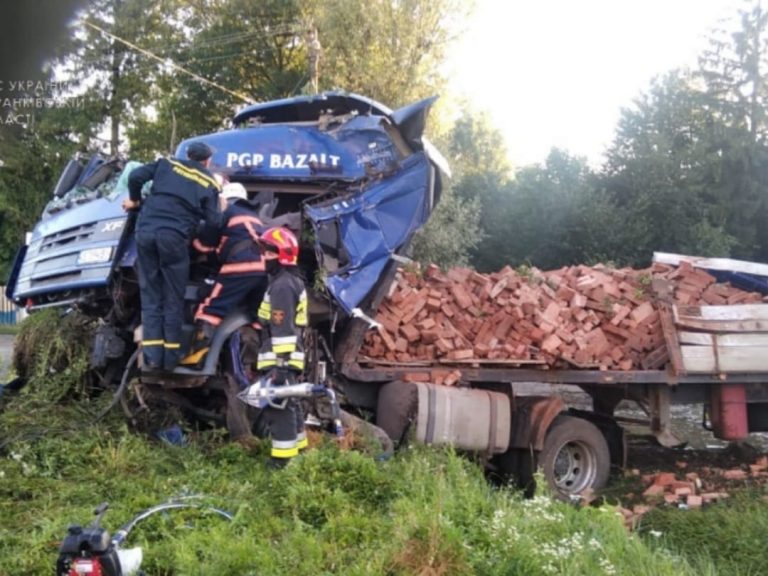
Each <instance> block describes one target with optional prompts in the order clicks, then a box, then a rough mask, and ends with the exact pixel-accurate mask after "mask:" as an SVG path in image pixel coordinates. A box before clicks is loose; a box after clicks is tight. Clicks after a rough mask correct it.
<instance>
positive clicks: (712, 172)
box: [602, 72, 734, 265]
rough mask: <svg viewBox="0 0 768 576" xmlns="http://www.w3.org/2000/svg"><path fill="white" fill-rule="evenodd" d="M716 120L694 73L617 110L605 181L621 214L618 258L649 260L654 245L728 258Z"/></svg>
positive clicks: (672, 78)
mask: <svg viewBox="0 0 768 576" xmlns="http://www.w3.org/2000/svg"><path fill="white" fill-rule="evenodd" d="M719 128H720V125H719V121H718V119H717V117H716V116H715V115H714V114H713V113H712V111H711V110H710V109H708V108H707V107H706V106H705V105H704V96H703V95H702V94H701V92H700V91H699V90H697V89H696V88H695V87H694V82H693V78H692V77H691V76H690V75H689V74H686V73H682V72H675V73H671V74H669V75H667V76H666V77H664V78H661V79H658V80H656V81H655V82H654V83H653V84H652V86H651V89H650V90H649V92H648V93H646V94H644V95H642V96H641V97H640V98H638V99H637V100H636V102H635V106H634V108H628V109H625V110H623V111H622V116H621V119H620V120H619V126H618V128H617V131H616V137H615V139H614V142H613V144H612V146H611V148H610V149H609V152H608V161H607V163H606V165H605V167H604V175H603V178H602V185H603V186H605V188H606V189H607V190H608V191H609V192H610V193H611V194H612V196H613V199H614V201H615V202H616V205H617V208H618V209H619V210H620V211H621V212H622V213H623V214H625V215H626V218H625V222H626V228H625V231H624V236H625V240H624V246H623V248H622V250H621V253H620V254H617V259H618V260H621V261H627V262H630V263H633V264H638V265H642V264H647V263H648V262H649V260H650V258H651V256H652V254H653V252H654V251H655V250H658V251H668V252H684V253H703V254H709V255H713V256H716V255H720V256H721V255H726V254H727V253H728V251H729V249H730V247H731V245H732V244H733V243H734V241H733V238H732V237H731V236H730V235H729V234H728V233H727V231H726V225H727V218H728V215H727V211H728V207H727V199H724V198H723V196H722V195H721V194H720V193H718V191H717V187H718V185H719V182H720V179H721V168H722V147H721V146H722V144H721V143H719V142H717V139H716V135H717V134H718V132H719Z"/></svg>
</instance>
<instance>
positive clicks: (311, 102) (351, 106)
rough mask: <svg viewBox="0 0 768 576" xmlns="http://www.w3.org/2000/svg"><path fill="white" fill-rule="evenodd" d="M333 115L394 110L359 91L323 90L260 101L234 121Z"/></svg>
mask: <svg viewBox="0 0 768 576" xmlns="http://www.w3.org/2000/svg"><path fill="white" fill-rule="evenodd" d="M329 111H330V112H331V113H332V114H333V115H342V114H349V113H350V112H357V113H358V114H361V115H367V114H372V115H375V116H389V115H390V114H391V113H392V110H391V109H390V108H388V107H387V106H385V105H384V104H381V103H380V102H376V101H375V100H371V99H370V98H366V97H365V96H360V95H359V94H351V93H348V92H323V93H322V94H317V95H314V96H294V97H292V98H283V99H282V100H273V101H271V102H264V103H260V104H252V105H251V106H247V107H245V108H243V109H242V110H240V111H239V112H238V113H237V114H235V116H234V118H233V119H232V122H233V123H234V124H235V125H239V124H243V123H245V122H247V121H248V120H251V119H258V120H259V121H260V122H261V123H264V124H274V123H278V122H314V121H316V120H317V119H318V118H319V117H320V115H321V114H325V113H328V112H329Z"/></svg>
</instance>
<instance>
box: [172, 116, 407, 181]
mask: <svg viewBox="0 0 768 576" xmlns="http://www.w3.org/2000/svg"><path fill="white" fill-rule="evenodd" d="M192 142H205V143H206V144H208V145H209V146H210V147H211V148H213V151H214V152H213V156H212V157H211V166H210V170H211V171H212V172H219V173H222V174H225V175H226V176H228V177H230V178H233V177H234V178H235V179H239V180H247V179H259V180H278V181H279V180H289V181H295V180H303V181H306V180H308V179H310V180H331V181H338V180H344V181H353V180H357V179H359V178H362V177H364V176H366V174H367V173H368V172H367V171H370V169H371V168H376V167H377V165H379V164H382V163H386V162H394V161H397V160H398V153H397V150H396V149H395V147H394V145H393V144H392V141H391V139H390V138H389V135H388V134H387V133H386V131H385V130H384V128H383V126H382V125H381V118H380V117H359V118H355V119H353V120H350V121H349V122H346V123H345V124H343V125H342V126H340V127H338V128H336V129H333V130H325V131H324V130H320V129H319V128H318V127H317V126H298V125H297V126H291V127H290V128H289V129H286V126H284V125H279V126H273V125H266V126H252V127H248V128H241V129H237V130H228V131H226V132H219V133H216V134H210V135H207V136H203V137H200V138H193V139H190V140H184V141H183V142H182V143H181V144H179V147H178V148H177V149H176V157H177V158H186V156H187V153H186V151H187V146H189V144H191V143H192Z"/></svg>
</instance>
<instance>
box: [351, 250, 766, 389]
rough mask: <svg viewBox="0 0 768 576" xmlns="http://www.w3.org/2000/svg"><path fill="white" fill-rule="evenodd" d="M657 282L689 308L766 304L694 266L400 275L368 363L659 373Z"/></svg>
mask: <svg viewBox="0 0 768 576" xmlns="http://www.w3.org/2000/svg"><path fill="white" fill-rule="evenodd" d="M654 279H660V280H667V281H668V282H667V283H668V285H669V286H670V287H671V293H670V295H671V296H672V297H673V298H674V300H675V301H676V302H678V303H680V304H686V305H692V304H735V303H748V302H759V301H761V299H762V296H761V295H760V294H756V293H750V292H744V291H742V290H739V289H737V288H734V287H732V286H730V285H728V284H718V283H716V281H715V278H714V277H713V276H711V275H710V274H708V273H707V272H705V271H703V270H700V269H696V268H693V267H692V266H691V265H690V264H688V263H683V264H681V265H680V266H679V267H672V266H666V265H660V264H655V265H654V266H653V268H649V269H646V270H634V269H630V268H622V269H613V268H609V267H607V266H604V265H600V264H598V265H596V266H570V267H566V268H561V269H559V270H552V271H549V272H542V271H539V270H537V269H535V268H533V269H527V270H524V271H516V270H514V269H512V268H510V267H505V268H503V269H502V270H500V271H498V272H494V273H492V274H480V273H478V272H476V271H474V270H471V269H468V268H453V269H451V270H449V271H448V272H446V273H443V272H441V271H440V269H439V268H438V267H437V266H434V265H432V266H429V267H427V268H426V270H424V271H423V273H419V272H413V271H400V272H398V276H397V278H396V281H395V283H394V284H393V286H392V288H391V290H390V293H389V296H388V297H387V298H386V299H385V300H384V301H383V302H382V304H381V306H380V307H379V310H378V314H377V316H376V320H377V321H378V322H379V323H380V324H381V328H380V329H378V330H372V331H370V332H369V333H368V335H367V336H366V339H365V342H364V344H363V347H362V350H361V353H362V355H363V359H364V360H365V358H366V357H367V358H369V359H375V360H378V361H391V362H403V363H407V362H429V363H434V364H456V365H462V364H467V363H475V362H476V363H496V364H504V363H509V364H515V363H519V364H543V365H546V366H553V367H563V368H574V367H575V368H590V369H602V370H609V369H610V370H633V369H643V368H645V369H655V368H660V367H662V366H663V365H664V364H665V363H666V362H667V361H668V356H667V353H666V345H665V341H664V336H663V332H662V328H661V322H660V318H659V312H658V310H657V307H656V305H655V304H654V298H653V294H652V288H651V283H652V280H654ZM457 373H458V372H457ZM450 374H451V372H450V371H447V372H446V374H445V375H444V376H446V378H447V377H448V375H450ZM459 375H460V374H459Z"/></svg>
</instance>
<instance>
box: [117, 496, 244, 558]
mask: <svg viewBox="0 0 768 576" xmlns="http://www.w3.org/2000/svg"><path fill="white" fill-rule="evenodd" d="M180 508H197V509H200V510H210V511H212V512H215V513H216V514H218V515H219V516H222V517H224V518H226V519H227V520H229V521H230V522H231V521H232V520H234V516H233V515H232V514H230V513H229V512H227V511H225V510H222V509H221V508H216V507H215V506H210V505H207V504H194V503H189V502H179V501H176V500H172V501H170V502H165V503H163V504H158V505H156V506H152V507H151V508H147V509H146V510H144V511H142V512H139V513H138V514H137V515H136V516H134V517H133V518H132V519H131V520H129V521H128V522H126V523H125V524H123V525H122V526H121V527H120V528H118V530H117V532H115V535H114V536H112V544H113V545H114V546H115V547H120V545H121V544H122V543H123V542H125V540H126V538H128V534H130V533H131V530H133V528H134V527H135V526H136V524H138V523H139V522H141V521H142V520H144V519H146V518H148V517H150V516H152V514H156V513H157V512H162V511H164V510H178V509H180Z"/></svg>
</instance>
